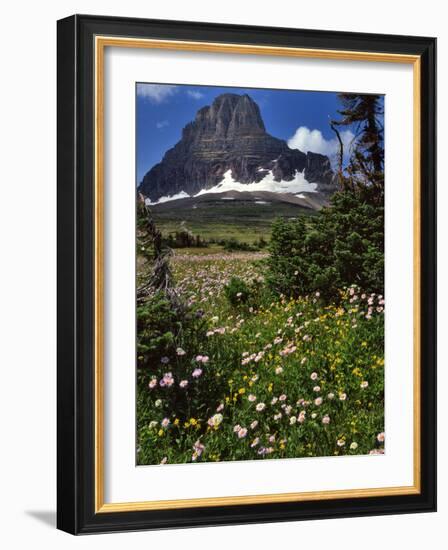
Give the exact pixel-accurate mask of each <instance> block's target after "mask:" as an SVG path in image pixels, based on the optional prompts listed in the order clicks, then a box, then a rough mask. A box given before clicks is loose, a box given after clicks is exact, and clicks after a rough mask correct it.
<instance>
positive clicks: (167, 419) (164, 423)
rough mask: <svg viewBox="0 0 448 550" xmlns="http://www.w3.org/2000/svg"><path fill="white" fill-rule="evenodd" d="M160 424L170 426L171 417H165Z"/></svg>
mask: <svg viewBox="0 0 448 550" xmlns="http://www.w3.org/2000/svg"><path fill="white" fill-rule="evenodd" d="M160 424H161V425H162V426H163V427H164V428H168V426H169V425H170V419H169V418H164V419H163V420H162V422H161V423H160Z"/></svg>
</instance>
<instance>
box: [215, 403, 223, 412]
mask: <svg viewBox="0 0 448 550" xmlns="http://www.w3.org/2000/svg"><path fill="white" fill-rule="evenodd" d="M223 409H224V403H221V404H220V405H219V406H218V407H217V409H216V412H221V411H222V410H223Z"/></svg>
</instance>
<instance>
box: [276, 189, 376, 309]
mask: <svg viewBox="0 0 448 550" xmlns="http://www.w3.org/2000/svg"><path fill="white" fill-rule="evenodd" d="M383 228H384V209H383V207H382V206H381V207H380V206H375V205H372V204H368V203H367V202H364V201H362V200H361V199H360V198H359V197H357V196H356V195H355V194H353V193H351V192H348V191H347V192H343V193H336V194H335V195H334V196H333V197H332V205H331V207H330V208H324V209H322V211H321V212H320V213H319V215H318V216H315V217H313V218H298V219H297V220H283V219H278V220H276V221H275V222H274V225H273V230H272V238H271V243H270V252H271V255H270V258H269V259H268V268H269V271H268V280H269V283H270V285H271V287H272V288H274V289H275V290H277V291H278V292H281V293H283V294H286V295H291V296H299V295H304V294H309V293H311V292H315V291H319V292H320V293H321V295H322V297H324V298H326V299H330V298H334V297H336V296H337V294H338V289H340V288H343V287H349V286H350V285H352V284H356V285H357V286H359V287H361V288H362V289H363V290H365V291H367V292H377V293H382V292H383V286H384V239H383V235H384V233H383Z"/></svg>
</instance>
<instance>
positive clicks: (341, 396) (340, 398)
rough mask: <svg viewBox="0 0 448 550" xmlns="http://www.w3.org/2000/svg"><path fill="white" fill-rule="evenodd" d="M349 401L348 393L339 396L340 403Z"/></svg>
mask: <svg viewBox="0 0 448 550" xmlns="http://www.w3.org/2000/svg"><path fill="white" fill-rule="evenodd" d="M346 399H347V394H346V393H340V394H339V401H345V400H346Z"/></svg>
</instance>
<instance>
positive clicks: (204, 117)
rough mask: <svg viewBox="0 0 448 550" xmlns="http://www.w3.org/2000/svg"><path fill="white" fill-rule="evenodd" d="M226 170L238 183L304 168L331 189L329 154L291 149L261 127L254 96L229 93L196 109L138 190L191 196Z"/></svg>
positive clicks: (285, 176) (288, 176)
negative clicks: (179, 135)
mask: <svg viewBox="0 0 448 550" xmlns="http://www.w3.org/2000/svg"><path fill="white" fill-rule="evenodd" d="M229 170H230V171H231V175H232V178H233V180H234V181H236V182H239V183H243V184H245V183H247V184H249V183H257V182H260V181H261V180H263V179H264V178H265V177H266V176H267V175H268V174H270V175H271V176H273V178H274V180H275V181H284V182H288V181H292V180H293V179H294V177H295V176H296V174H297V173H298V172H303V175H304V177H305V179H306V180H307V181H308V182H310V183H315V184H317V187H316V190H317V191H321V192H323V193H326V194H327V193H331V192H332V191H334V190H335V184H334V174H333V171H332V169H331V164H330V161H329V159H328V157H326V156H324V155H320V154H317V153H311V152H308V153H307V154H305V153H302V152H301V151H299V150H298V149H290V148H289V147H288V145H287V143H286V142H285V141H284V140H282V139H278V138H275V137H273V136H271V135H270V134H268V133H267V132H266V128H265V126H264V123H263V120H262V117H261V114H260V109H259V107H258V105H257V104H256V103H255V101H253V99H251V98H250V97H249V96H248V95H247V94H245V95H238V94H230V93H229V94H222V95H220V96H218V97H217V98H216V99H215V100H214V101H213V103H212V105H210V106H206V107H203V108H202V109H199V111H198V112H197V114H196V118H195V120H194V121H192V122H190V123H189V124H187V125H186V126H185V128H184V129H183V132H182V138H181V140H180V141H179V142H178V143H177V144H176V145H175V146H174V147H173V148H172V149H170V150H169V151H167V152H166V154H165V156H164V157H163V159H162V161H161V162H160V163H159V164H156V165H155V166H154V167H153V168H151V170H149V172H147V173H146V175H145V176H144V178H143V180H142V181H141V183H140V185H139V191H140V192H141V193H142V194H143V195H144V196H145V197H148V198H149V199H150V200H151V201H152V202H155V201H157V200H158V199H160V198H161V197H167V196H168V197H169V196H173V195H177V194H179V193H181V192H183V193H186V194H187V195H190V196H193V195H195V194H197V193H198V192H200V191H205V190H207V189H211V188H212V187H215V186H216V185H218V184H219V183H220V182H221V181H222V180H223V179H224V174H225V173H226V172H228V171H229Z"/></svg>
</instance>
